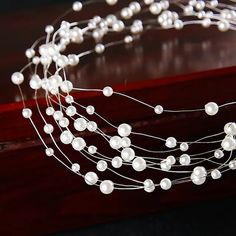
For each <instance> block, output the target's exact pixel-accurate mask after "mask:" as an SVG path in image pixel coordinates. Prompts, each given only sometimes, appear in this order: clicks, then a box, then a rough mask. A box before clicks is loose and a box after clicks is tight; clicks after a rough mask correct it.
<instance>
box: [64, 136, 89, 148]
mask: <svg viewBox="0 0 236 236" xmlns="http://www.w3.org/2000/svg"><path fill="white" fill-rule="evenodd" d="M68 144H69V143H68ZM72 147H73V148H74V149H75V150H76V151H81V150H83V149H84V148H85V147H86V142H85V140H84V139H83V138H80V137H77V138H74V139H73V141H72Z"/></svg>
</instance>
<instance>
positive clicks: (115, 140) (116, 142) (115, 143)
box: [109, 136, 121, 149]
mask: <svg viewBox="0 0 236 236" xmlns="http://www.w3.org/2000/svg"><path fill="white" fill-rule="evenodd" d="M109 144H110V146H111V148H113V149H119V148H121V138H120V137H119V136H113V137H111V139H110V141H109Z"/></svg>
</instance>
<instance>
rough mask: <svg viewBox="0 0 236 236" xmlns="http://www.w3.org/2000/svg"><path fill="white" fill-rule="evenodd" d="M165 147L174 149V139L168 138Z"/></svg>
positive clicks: (175, 142)
mask: <svg viewBox="0 0 236 236" xmlns="http://www.w3.org/2000/svg"><path fill="white" fill-rule="evenodd" d="M165 145H166V147H168V148H174V147H176V145H177V141H176V139H175V138H174V137H169V138H167V139H166V143H165Z"/></svg>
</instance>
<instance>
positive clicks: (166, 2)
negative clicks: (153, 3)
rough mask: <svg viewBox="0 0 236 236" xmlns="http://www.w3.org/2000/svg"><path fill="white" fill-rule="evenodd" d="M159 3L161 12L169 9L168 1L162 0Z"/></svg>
mask: <svg viewBox="0 0 236 236" xmlns="http://www.w3.org/2000/svg"><path fill="white" fill-rule="evenodd" d="M160 3H161V7H162V9H163V10H167V9H168V8H169V5H170V4H169V1H167V0H162V1H160Z"/></svg>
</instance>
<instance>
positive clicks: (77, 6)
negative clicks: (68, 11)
mask: <svg viewBox="0 0 236 236" xmlns="http://www.w3.org/2000/svg"><path fill="white" fill-rule="evenodd" d="M82 8H83V5H82V3H81V2H79V1H76V2H74V3H73V5H72V9H73V11H77V12H78V11H81V10H82Z"/></svg>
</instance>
